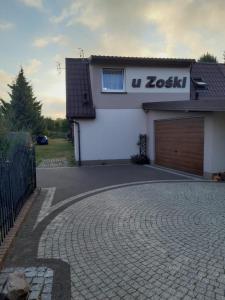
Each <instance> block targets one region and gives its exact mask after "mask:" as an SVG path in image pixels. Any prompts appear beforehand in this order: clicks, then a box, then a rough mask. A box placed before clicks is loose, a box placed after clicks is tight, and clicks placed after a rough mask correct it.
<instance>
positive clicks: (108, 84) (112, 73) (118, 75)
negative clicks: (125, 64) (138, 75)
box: [102, 69, 124, 92]
mask: <svg viewBox="0 0 225 300" xmlns="http://www.w3.org/2000/svg"><path fill="white" fill-rule="evenodd" d="M102 91H103V92H124V70H123V69H103V70H102Z"/></svg>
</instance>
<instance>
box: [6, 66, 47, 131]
mask: <svg viewBox="0 0 225 300" xmlns="http://www.w3.org/2000/svg"><path fill="white" fill-rule="evenodd" d="M9 87H10V89H11V91H10V93H9V96H10V98H11V101H10V103H9V104H6V103H5V104H4V101H3V107H4V108H3V110H4V109H5V111H6V113H7V115H8V116H7V117H8V120H9V125H10V129H11V130H15V131H18V130H25V131H30V132H31V133H32V134H38V133H41V132H42V130H43V128H44V124H43V117H42V116H41V108H42V104H41V103H40V102H39V101H37V100H36V97H34V94H33V88H32V86H31V85H30V84H29V82H28V81H27V80H26V78H25V76H24V72H23V69H22V68H21V70H20V72H19V74H18V76H17V78H16V80H15V82H14V83H12V84H11V85H9Z"/></svg>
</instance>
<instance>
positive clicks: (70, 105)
mask: <svg viewBox="0 0 225 300" xmlns="http://www.w3.org/2000/svg"><path fill="white" fill-rule="evenodd" d="M66 116H67V118H68V119H73V118H95V109H94V107H93V101H92V93H91V82H90V72H89V61H88V59H79V58H66Z"/></svg>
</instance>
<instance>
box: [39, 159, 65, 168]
mask: <svg viewBox="0 0 225 300" xmlns="http://www.w3.org/2000/svg"><path fill="white" fill-rule="evenodd" d="M68 166H69V163H68V161H67V159H66V158H54V159H43V160H42V162H41V163H40V164H39V165H38V167H39V168H59V167H68Z"/></svg>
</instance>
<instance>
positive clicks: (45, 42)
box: [33, 35, 68, 48]
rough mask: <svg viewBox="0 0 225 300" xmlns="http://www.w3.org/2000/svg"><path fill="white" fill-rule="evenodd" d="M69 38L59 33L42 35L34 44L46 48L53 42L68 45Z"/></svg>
mask: <svg viewBox="0 0 225 300" xmlns="http://www.w3.org/2000/svg"><path fill="white" fill-rule="evenodd" d="M67 42H68V39H67V38H66V37H65V36H62V35H58V36H46V37H40V38H37V39H35V40H34V42H33V46H34V47H37V48H45V47H47V46H49V45H51V44H56V45H66V44H67Z"/></svg>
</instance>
